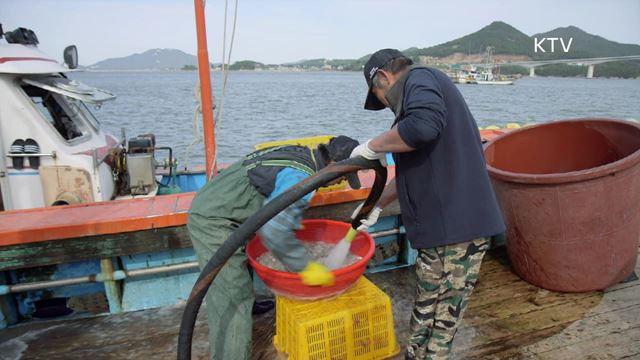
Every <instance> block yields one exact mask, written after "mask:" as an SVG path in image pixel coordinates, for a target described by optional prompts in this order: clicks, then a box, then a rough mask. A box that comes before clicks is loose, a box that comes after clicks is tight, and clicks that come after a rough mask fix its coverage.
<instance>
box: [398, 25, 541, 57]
mask: <svg viewBox="0 0 640 360" xmlns="http://www.w3.org/2000/svg"><path fill="white" fill-rule="evenodd" d="M487 46H493V47H494V52H495V54H505V55H527V56H531V54H532V53H533V43H532V40H531V38H530V37H529V36H527V35H526V34H524V33H523V32H521V31H520V30H518V29H516V28H514V27H513V26H511V25H509V24H507V23H504V22H502V21H494V22H492V23H491V24H489V25H487V26H485V27H483V28H482V29H480V30H478V31H476V32H474V33H472V34H469V35H466V36H463V37H461V38H458V39H455V40H452V41H449V42H446V43H444V44H440V45H436V46H432V47H428V48H423V49H419V48H410V49H407V50H405V51H404V53H405V54H406V55H408V56H411V57H414V58H415V57H417V56H432V57H445V56H449V55H452V54H455V53H464V54H479V53H483V52H484V51H485V49H486V48H487Z"/></svg>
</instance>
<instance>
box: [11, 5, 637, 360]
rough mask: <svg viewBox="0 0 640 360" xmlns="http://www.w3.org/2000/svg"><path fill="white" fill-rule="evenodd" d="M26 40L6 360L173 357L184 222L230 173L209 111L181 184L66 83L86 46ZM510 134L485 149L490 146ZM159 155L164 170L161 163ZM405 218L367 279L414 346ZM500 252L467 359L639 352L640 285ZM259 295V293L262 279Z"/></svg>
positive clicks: (387, 236)
mask: <svg viewBox="0 0 640 360" xmlns="http://www.w3.org/2000/svg"><path fill="white" fill-rule="evenodd" d="M195 4H196V6H195V8H196V25H197V30H198V42H199V52H198V55H199V56H198V57H199V64H200V65H201V66H200V67H199V71H200V79H201V88H202V91H201V94H202V109H212V108H213V107H212V106H211V105H212V98H211V83H210V74H209V66H208V63H209V61H208V55H207V51H206V34H205V32H204V28H205V26H204V11H203V6H204V4H203V2H201V1H198V0H196V1H195ZM20 33H21V34H22V37H23V38H25V39H31V40H30V42H31V43H27V44H21V43H13V44H7V45H4V44H3V45H0V94H1V95H2V96H0V129H1V131H2V132H1V133H0V192H1V193H2V199H3V201H2V209H1V210H2V211H0V328H2V330H0V353H1V354H2V357H3V358H8V359H13V358H15V359H19V358H21V357H24V358H45V357H48V358H65V359H80V358H85V357H87V356H91V357H98V358H118V359H122V358H162V359H165V358H166V359H169V358H175V351H176V346H175V345H176V344H175V336H176V333H177V326H178V323H179V319H180V315H181V309H182V303H183V301H184V300H185V299H186V298H187V297H188V294H189V291H190V289H191V286H192V285H193V283H194V281H195V278H196V277H197V274H198V267H197V263H196V261H195V256H194V253H193V250H192V249H191V243H190V240H189V238H188V234H187V231H186V228H185V224H186V219H187V211H188V209H189V206H190V203H191V200H192V199H193V196H194V191H196V190H197V189H198V188H199V187H200V186H202V185H203V184H204V183H205V182H206V181H207V179H208V178H210V177H211V176H212V175H214V174H215V172H216V171H217V169H220V168H224V165H218V164H216V163H215V160H214V159H215V137H214V127H213V112H212V111H210V110H205V111H203V112H202V116H203V124H204V125H203V127H204V133H205V145H206V146H205V148H206V159H207V161H206V168H205V170H191V171H182V172H178V171H176V167H175V162H174V161H173V157H172V156H171V152H172V150H171V149H169V148H167V147H162V146H156V139H155V137H154V136H152V135H150V134H142V135H138V136H134V137H131V138H129V139H128V140H126V139H127V137H126V136H125V134H124V133H123V134H121V137H120V139H118V138H116V137H115V136H113V135H109V134H107V133H105V132H104V130H103V129H102V128H101V126H100V123H99V121H97V120H96V119H95V117H94V116H93V115H91V111H90V106H87V104H93V105H94V106H95V105H103V104H104V105H103V106H108V101H111V100H113V99H114V95H113V94H111V93H109V92H108V91H105V90H99V89H95V88H92V87H90V86H88V85H85V84H81V83H79V82H77V81H73V80H70V79H69V78H68V77H67V76H66V75H67V74H68V73H69V72H72V71H75V69H74V67H75V65H77V60H75V61H74V58H75V59H77V49H75V48H74V47H70V48H68V49H67V50H65V64H59V63H57V62H56V61H55V60H54V59H52V58H51V57H49V56H47V55H46V54H43V53H42V52H40V51H39V50H38V49H37V44H36V43H34V40H35V41H36V42H37V37H36V36H35V34H33V33H32V32H30V31H27V30H26V29H25V30H20ZM27 41H28V40H27ZM202 65H204V66H202ZM47 113H48V114H49V115H47ZM65 117H66V118H67V119H65ZM507 131H509V130H507V129H498V130H496V129H491V130H481V136H482V138H483V140H484V141H486V142H489V141H491V140H492V139H494V138H496V137H498V136H500V135H502V134H504V133H506V132H507ZM19 139H21V140H23V141H18V142H16V141H17V140H19ZM29 139H31V140H33V141H27V140H29ZM158 151H167V152H168V153H169V158H168V160H167V161H165V162H160V163H158V162H157V161H155V160H154V159H155V154H156V152H158ZM389 173H390V176H389V177H390V178H392V177H393V173H394V167H393V166H390V167H389ZM359 176H360V178H361V182H362V185H363V187H362V188H361V189H358V190H354V189H350V188H348V187H345V188H341V189H335V190H332V191H323V192H317V193H316V194H315V196H314V198H313V199H312V201H311V208H310V209H309V210H308V212H307V213H306V214H305V217H307V218H324V219H335V220H340V221H348V220H349V217H350V215H351V212H352V210H353V208H354V207H355V206H356V205H357V204H358V203H359V202H360V201H362V200H363V199H365V198H366V196H367V194H368V192H369V190H370V188H371V186H372V182H373V174H371V172H369V173H361V174H359ZM159 177H160V180H158V179H159ZM163 188H166V189H165V190H163ZM399 214H400V211H399V207H398V204H397V203H396V204H394V205H391V206H389V207H387V208H386V209H385V212H384V213H383V216H382V218H381V220H380V221H379V223H378V224H377V225H376V226H375V227H373V228H372V229H371V230H370V231H371V232H372V235H373V237H374V238H375V240H376V247H377V248H379V249H386V250H388V249H389V248H392V247H389V246H385V244H395V245H396V246H395V247H394V248H396V250H395V251H393V252H391V253H389V251H386V250H385V251H381V252H380V255H379V256H378V257H374V259H375V261H374V262H373V263H372V264H371V266H370V267H369V269H368V275H367V276H368V277H369V278H370V279H371V280H372V281H373V282H374V283H376V284H377V285H378V286H379V287H380V288H382V289H383V290H384V291H385V292H387V293H388V294H389V295H390V296H391V297H392V301H393V304H394V317H395V319H396V332H397V334H398V336H397V338H398V339H399V340H400V341H401V342H402V341H406V338H407V335H408V331H409V329H408V317H409V315H410V308H411V306H412V299H413V294H414V289H413V288H412V286H413V283H414V281H415V280H414V278H413V277H412V276H413V275H412V271H411V270H410V269H408V267H410V266H411V265H413V263H414V262H415V257H416V255H417V254H416V252H415V250H413V249H411V248H410V246H408V241H407V239H406V236H405V234H404V227H403V225H402V220H401V217H400V216H399ZM494 243H495V245H496V246H494V249H493V250H491V251H490V253H489V254H488V256H487V260H485V263H484V264H483V267H482V272H481V275H480V280H479V284H478V287H477V288H476V292H475V294H474V295H473V297H472V301H471V304H470V307H469V310H468V312H467V314H466V315H465V318H464V321H463V325H462V327H461V328H460V331H459V334H458V335H457V337H456V342H455V344H454V349H455V356H456V357H457V358H480V357H493V358H502V359H510V358H518V357H520V356H527V355H530V356H541V357H546V358H554V359H555V358H562V357H576V356H577V357H582V356H589V355H594V354H595V355H599V354H600V355H601V354H603V351H605V352H606V353H607V354H609V355H611V356H612V358H623V357H625V356H626V357H629V356H635V355H638V349H637V347H635V346H633V344H637V342H638V341H640V328H639V327H638V326H637V325H638V318H639V317H638V316H639V315H640V296H638V294H640V281H638V280H630V281H628V282H626V283H624V284H619V285H615V286H612V287H611V288H609V289H607V290H606V291H604V292H589V293H582V294H562V293H555V292H550V291H547V290H543V289H540V288H538V287H536V286H534V285H531V284H529V283H527V282H525V281H523V280H521V279H520V278H519V277H518V276H516V275H515V274H514V273H513V271H512V270H511V265H510V264H509V262H508V261H507V256H506V252H505V249H504V246H500V245H501V244H503V240H502V239H500V238H496V239H494ZM255 287H256V290H257V291H261V290H263V287H262V285H261V284H260V282H259V281H258V280H257V278H256V281H255ZM137 310H144V311H137ZM96 315H105V316H96ZM623 319H627V320H623ZM273 320H274V318H273V313H272V312H271V313H267V314H265V315H260V316H256V318H255V321H254V345H253V346H254V358H257V359H258V358H261V359H271V358H275V357H276V354H275V350H274V349H273V346H272V339H271V337H272V335H273ZM594 324H597V325H598V326H594ZM196 334H197V336H196V338H195V348H194V353H195V354H196V355H197V356H198V357H205V356H206V351H207V350H206V349H207V337H206V325H205V322H203V321H199V322H198V323H197V328H196ZM611 343H614V344H615V345H616V347H615V348H613V349H609V350H602V349H601V348H600V347H601V346H602V345H603V344H611Z"/></svg>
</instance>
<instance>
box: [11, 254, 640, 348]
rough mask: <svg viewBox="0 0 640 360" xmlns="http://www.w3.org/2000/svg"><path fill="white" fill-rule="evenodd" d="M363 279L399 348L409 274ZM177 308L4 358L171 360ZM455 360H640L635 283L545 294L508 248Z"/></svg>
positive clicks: (199, 332) (38, 336)
mask: <svg viewBox="0 0 640 360" xmlns="http://www.w3.org/2000/svg"><path fill="white" fill-rule="evenodd" d="M636 274H640V266H638V265H637V266H636ZM367 277H368V278H369V279H370V280H372V281H373V282H374V283H375V284H376V285H378V286H379V287H380V288H381V289H382V290H384V291H385V292H386V293H387V294H389V295H390V296H391V297H392V303H393V312H394V320H395V326H396V336H397V339H398V341H399V343H400V345H401V347H403V346H404V345H405V344H406V339H407V334H408V325H409V316H410V311H411V308H412V305H413V297H414V282H415V275H414V273H413V268H406V269H398V270H393V271H388V272H384V273H379V274H372V275H368V276H367ZM182 308H183V307H182V306H181V305H176V306H172V307H166V308H161V309H153V310H145V311H138V312H131V313H125V314H120V315H106V316H97V317H84V318H73V319H64V320H48V321H31V322H28V323H23V324H21V325H18V326H14V327H11V328H8V329H4V330H0V359H3V360H4V359H47V360H56V359H70V360H72V359H82V360H87V359H91V360H97V359H175V356H176V355H175V354H176V336H177V335H176V334H177V332H178V327H179V324H180V318H181V315H182ZM203 315H204V314H203V312H201V316H200V318H199V319H198V322H197V325H196V326H197V328H196V335H195V338H194V348H193V354H194V358H197V359H207V358H208V356H207V346H208V345H207V335H206V331H207V325H206V321H205V318H204V316H203ZM273 332H274V314H273V311H272V312H269V313H267V314H264V315H260V316H256V317H255V318H254V342H253V348H254V350H253V358H254V359H279V357H278V355H277V354H276V353H275V351H274V349H273V346H272V344H271V338H272V336H273ZM280 358H282V357H280ZM394 359H403V357H402V356H400V355H399V356H396V357H395V358H394ZM452 359H554V360H556V359H560V360H561V359H591V360H593V359H640V280H633V281H628V282H626V283H621V284H618V285H615V286H613V287H611V288H609V289H607V290H606V291H602V292H600V291H598V292H590V293H582V294H566V293H556V292H551V291H547V290H543V289H540V288H537V287H535V286H533V285H530V284H528V283H526V282H524V281H523V280H521V279H519V278H518V277H517V276H516V275H515V274H514V273H513V272H512V271H511V268H510V266H509V262H508V259H507V257H506V253H505V249H504V248H498V249H495V250H491V251H490V252H489V253H488V254H487V256H486V258H485V261H484V262H483V264H482V269H481V273H480V279H479V282H478V285H477V287H476V290H475V292H474V293H473V295H472V297H471V302H470V304H469V308H468V309H467V312H466V314H465V316H464V320H463V323H462V326H461V328H460V329H459V331H458V334H457V335H456V339H455V342H454V354H453V356H452Z"/></svg>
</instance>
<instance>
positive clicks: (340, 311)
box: [273, 277, 400, 360]
mask: <svg viewBox="0 0 640 360" xmlns="http://www.w3.org/2000/svg"><path fill="white" fill-rule="evenodd" d="M273 344H274V346H275V347H276V349H277V350H278V351H279V352H284V353H287V354H288V355H289V360H303V359H310V360H324V359H332V360H359V359H386V358H389V357H391V356H394V355H396V354H398V353H399V352H400V348H399V347H398V344H397V343H396V336H395V333H394V330H393V313H392V310H391V299H390V298H389V296H388V295H387V294H385V293H384V292H383V291H382V290H380V289H379V288H378V287H377V286H375V285H374V284H373V283H371V282H370V281H369V280H367V279H366V278H364V277H362V278H360V280H358V282H357V283H356V284H355V285H354V286H353V287H351V288H350V289H348V290H347V291H345V292H344V293H343V294H341V295H339V296H337V297H334V298H331V299H321V300H312V301H303V300H292V299H287V298H284V297H281V296H277V297H276V335H275V336H274V337H273Z"/></svg>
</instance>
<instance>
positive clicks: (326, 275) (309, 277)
mask: <svg viewBox="0 0 640 360" xmlns="http://www.w3.org/2000/svg"><path fill="white" fill-rule="evenodd" d="M298 274H299V275H300V277H301V278H302V283H303V284H305V285H309V286H330V285H333V283H334V281H335V278H334V276H333V273H332V272H331V271H329V269H327V267H326V266H324V265H322V264H320V263H319V262H315V261H309V263H308V264H307V266H306V267H305V268H304V269H303V270H302V271H301V272H299V273H298Z"/></svg>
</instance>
